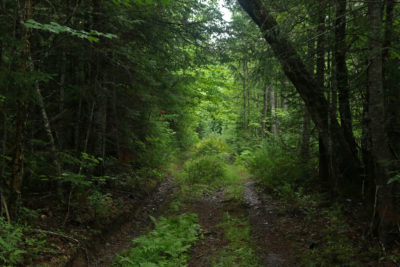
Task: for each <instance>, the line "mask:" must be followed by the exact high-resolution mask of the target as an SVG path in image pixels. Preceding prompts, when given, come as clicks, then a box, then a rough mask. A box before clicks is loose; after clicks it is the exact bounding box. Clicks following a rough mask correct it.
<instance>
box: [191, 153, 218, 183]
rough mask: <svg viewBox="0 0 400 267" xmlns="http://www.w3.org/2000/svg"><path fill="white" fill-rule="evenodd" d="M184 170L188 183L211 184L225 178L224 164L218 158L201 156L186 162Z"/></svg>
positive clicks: (215, 156)
mask: <svg viewBox="0 0 400 267" xmlns="http://www.w3.org/2000/svg"><path fill="white" fill-rule="evenodd" d="M184 170H185V173H186V180H187V182H189V183H196V182H197V183H211V182H214V181H216V180H221V178H223V177H225V162H224V161H223V159H222V158H221V157H220V156H218V155H214V156H203V157H199V158H195V159H193V160H190V161H188V162H187V163H186V164H185V166H184Z"/></svg>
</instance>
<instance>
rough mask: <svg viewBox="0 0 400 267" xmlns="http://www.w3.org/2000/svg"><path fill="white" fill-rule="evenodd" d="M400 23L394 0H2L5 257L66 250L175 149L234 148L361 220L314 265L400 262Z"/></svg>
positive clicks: (259, 177)
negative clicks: (347, 237) (359, 260)
mask: <svg viewBox="0 0 400 267" xmlns="http://www.w3.org/2000/svg"><path fill="white" fill-rule="evenodd" d="M222 6H223V8H222ZM399 26H400V6H399V4H398V3H397V2H396V1H394V0H373V1H346V0H331V1H328V0H321V1H309V0H298V1H294V0H284V1H269V0H237V1H234V0H226V1H216V0H185V1H174V0H113V1H103V0H90V1H82V0H68V1H59V0H54V1H45V0H17V1H14V0H3V1H1V2H0V156H1V157H0V195H1V203H0V206H1V210H0V213H1V214H0V264H5V265H8V266H28V265H29V266H34V265H35V264H44V263H48V262H52V260H53V259H54V258H58V261H57V264H56V265H59V266H62V265H63V264H66V263H67V262H68V258H67V257H66V258H65V259H64V262H63V261H62V260H60V258H62V257H63V256H65V255H73V254H74V253H75V252H76V251H77V250H79V249H81V248H82V247H85V245H84V243H85V240H89V239H91V238H94V237H96V235H98V234H99V233H100V232H102V231H103V230H104V229H106V228H110V227H112V225H113V224H115V222H116V221H120V220H123V218H124V217H126V216H127V214H131V213H134V212H135V210H137V209H138V207H139V206H140V205H139V204H140V203H141V201H143V200H144V199H145V198H147V197H149V196H150V195H151V194H152V192H153V191H154V190H155V188H157V186H158V185H159V183H160V182H161V181H163V180H164V179H165V178H166V177H168V176H169V173H170V172H171V164H177V165H183V166H184V170H185V171H186V172H187V175H188V177H189V178H188V179H189V180H190V181H189V182H190V183H192V182H194V180H196V179H199V180H201V179H205V180H207V179H209V181H211V180H214V179H217V178H215V177H217V176H218V175H220V176H221V177H223V176H224V175H223V174H222V172H221V173H217V171H218V170H219V169H218V168H219V167H220V166H222V165H221V164H225V163H226V164H228V163H229V164H230V165H232V166H233V165H234V166H236V167H235V168H246V169H247V170H248V171H249V172H250V173H251V176H252V179H254V180H255V181H256V182H257V185H258V187H259V188H261V189H262V191H264V192H267V193H268V194H270V195H273V196H274V197H275V198H277V199H280V201H283V202H284V203H286V204H287V206H288V207H290V210H291V211H293V210H296V212H297V213H298V214H299V216H304V217H307V218H308V217H310V218H312V217H319V216H321V214H320V213H318V212H317V211H316V209H318V207H325V208H326V207H327V208H328V210H329V212H327V213H326V214H324V216H326V217H327V218H328V217H329V218H336V219H338V218H341V219H340V225H341V226H343V227H344V228H346V229H347V230H345V231H348V233H350V232H352V231H355V232H357V234H354V236H353V238H350V239H349V240H347V239H346V241H344V240H342V239H339V238H337V239H335V240H333V237H332V240H330V239H327V240H325V241H324V242H326V243H329V244H334V245H332V246H330V247H329V248H327V249H322V248H318V249H319V250H318V252H317V253H315V255H319V256H318V257H319V258H318V259H316V258H313V256H309V257H307V258H306V260H304V257H303V263H304V265H307V264H311V263H314V264H322V265H324V266H325V265H326V266H335V264H336V265H340V264H349V263H351V262H352V261H354V262H356V261H357V260H356V259H357V258H358V259H359V258H363V259H365V258H368V257H369V258H370V259H371V261H373V262H375V261H379V262H380V263H381V264H382V265H383V266H391V265H389V264H399V262H400V189H399V187H400V168H399V166H400V165H399V155H400V75H399V74H400V28H399ZM199 151H200V152H199ZM210 151H211V152H212V153H211V152H210ZM214 152H215V153H217V154H218V155H217V156H216V155H214V154H213V153H214ZM193 153H194V155H195V156H194V158H192V157H191V156H190V155H192V154H193ZM199 153H203V154H202V155H200V156H198V154H199ZM187 155H189V157H190V159H189V161H188V163H187V164H184V163H183V162H185V161H186V160H187V157H188V156H187ZM196 155H197V156H196ZM230 165H229V166H230ZM224 166H225V165H224ZM238 166H240V167H238ZM196 168H199V169H196ZM221 168H228V167H221ZM200 169H214V170H215V173H213V174H212V175H211V174H210V176H207V175H209V174H207V172H203V171H200ZM193 173H194V174H193ZM190 175H195V176H194V177H191V176H190ZM196 175H197V176H196ZM213 175H214V176H215V177H214V176H213ZM203 176H204V177H203ZM206 176H207V177H208V178H207V177H206ZM190 177H191V178H190ZM196 177H197V178H196ZM205 177H206V178H205ZM239 180H240V179H239ZM296 212H295V213H296ZM177 220H178V221H181V222H182V224H183V225H185V223H186V222H190V223H188V224H187V225H188V228H187V231H189V232H192V233H194V232H195V231H197V230H196V229H195V228H196V227H194V228H190V226H189V225H194V222H195V221H196V220H195V219H194V217H193V216H189V215H188V216H186V217H185V216H184V215H182V216H181V217H178V219H177ZM338 220H339V219H338ZM163 223H165V224H168V223H171V222H169V221H168V220H167V219H165V221H163V220H161V222H160V223H159V224H160V225H162V224H163ZM240 223H242V222H240ZM240 223H238V224H240ZM159 224H157V223H156V226H157V225H159ZM338 225H339V224H338ZM339 228H340V227H339V226H338V227H337V228H334V229H335V231H338V232H340V231H341V230H340V229H339ZM185 229H186V228H185ZM332 229H333V228H332ZM349 229H351V230H349ZM193 238H194V237H193ZM189 239H190V238H189ZM190 240H192V239H190ZM193 240H195V238H194V239H193ZM193 240H192V241H193ZM321 242H322V241H321ZM341 242H342V243H346V242H347V243H346V244H353V245H349V246H347V245H346V246H345V245H343V246H342V247H341ZM316 243H317V241H316ZM313 244H314V243H313ZM361 244H362V245H361ZM312 246H313V248H312V249H314V245H312ZM359 246H361V247H362V248H361V249H360V250H358V251H355V250H356V247H359ZM343 247H346V248H347V249H342V248H343ZM324 253H325V254H324ZM345 254H346V255H351V256H348V257H344V256H343V255H345ZM327 255H329V256H327ZM335 255H336V256H335ZM360 255H362V256H360ZM341 256H343V257H341ZM315 257H317V256H315ZM364 263H365V262H364ZM54 264H55V263H53V266H56V265H54ZM385 264H388V265H385ZM122 265H123V264H122ZM124 266H129V265H124ZM132 266H134V265H132ZM218 266H222V265H218ZM223 266H225V265H223ZM227 266H228V265H227ZM239 266H245V265H239ZM307 266H310V265H307ZM318 266H319V265H318ZM393 266H394V265H393Z"/></svg>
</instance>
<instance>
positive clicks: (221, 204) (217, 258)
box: [68, 165, 396, 267]
mask: <svg viewBox="0 0 400 267" xmlns="http://www.w3.org/2000/svg"><path fill="white" fill-rule="evenodd" d="M228 168H229V171H228V177H227V178H226V181H219V182H216V183H209V184H204V183H198V184H197V183H196V184H187V183H182V181H181V179H180V178H179V176H180V173H181V172H180V171H179V170H178V169H176V170H174V171H173V173H172V174H171V175H170V176H169V177H168V178H167V179H166V180H165V181H163V182H162V183H161V184H160V185H159V187H158V188H157V190H155V192H154V194H153V195H151V196H150V197H149V198H148V199H147V200H144V201H143V203H142V206H141V208H139V209H138V210H137V211H136V212H135V214H134V215H133V216H132V218H130V219H129V220H127V222H126V223H125V224H121V225H120V226H119V227H116V228H115V229H113V230H112V231H109V232H108V233H107V234H106V235H103V236H102V238H101V239H99V240H98V242H96V244H95V245H94V246H92V247H91V248H90V249H88V250H87V251H86V252H85V253H83V252H82V253H81V254H80V255H78V256H76V257H75V258H74V259H73V260H72V261H71V262H70V263H69V265H68V266H78V267H79V266H110V265H112V264H113V262H114V263H115V261H116V260H118V258H120V256H119V255H123V257H124V256H126V255H128V254H129V253H127V251H129V249H131V248H132V247H134V243H133V242H132V240H134V239H135V238H137V237H139V236H145V235H146V234H148V233H149V232H150V231H151V230H152V229H154V228H155V224H157V223H154V222H155V220H156V219H154V218H160V217H166V218H168V217H173V216H176V215H177V214H196V216H197V218H198V224H199V225H200V233H199V235H198V237H199V238H198V239H197V241H196V242H194V243H192V244H191V245H190V248H189V249H188V250H187V251H186V252H185V254H187V263H188V266H192V267H197V266H198V267H202V266H243V267H247V266H319V265H318V262H325V261H328V262H331V263H332V265H329V264H328V265H327V266H396V264H393V263H391V261H389V260H386V261H385V260H383V261H378V258H376V260H373V259H372V260H371V253H369V252H368V253H369V254H368V256H365V257H360V256H359V254H357V253H353V251H356V250H358V249H359V250H360V251H362V250H365V248H362V247H360V248H358V247H351V248H348V247H346V246H347V244H346V243H345V241H343V240H342V238H343V236H353V237H354V238H355V239H357V240H359V238H360V236H358V234H357V229H356V227H352V228H351V229H350V230H349V231H348V230H346V231H347V232H345V233H344V232H342V233H340V230H338V229H333V228H332V227H331V226H328V225H329V224H331V222H329V221H328V220H330V217H329V216H328V215H327V214H325V213H323V211H322V210H320V209H317V210H316V211H313V212H314V216H313V219H312V220H310V217H309V216H305V215H304V214H303V213H302V212H299V207H297V208H296V207H293V205H287V203H284V202H282V201H281V200H280V199H279V198H277V197H276V196H274V195H273V194H270V193H267V192H265V190H262V189H261V187H259V186H258V185H257V183H256V182H255V181H253V180H252V179H251V177H250V175H249V174H248V173H247V172H246V170H245V169H244V168H242V167H238V166H234V165H230V166H229V167H228ZM304 208H309V209H312V208H313V207H302V209H304ZM151 217H153V219H151ZM331 217H332V216H331ZM331 228H332V229H331ZM327 233H332V236H333V237H330V236H329V234H327ZM338 240H339V241H338ZM335 242H337V243H338V246H339V248H337V247H335V246H336V245H335ZM331 243H332V244H334V246H327V247H326V244H331ZM360 246H361V243H360ZM188 247H189V246H188ZM124 251H125V252H124ZM321 251H322V252H323V253H325V254H320V253H321ZM347 254H348V255H347ZM318 257H320V258H321V257H325V259H318ZM329 257H331V258H329ZM346 257H347V258H346ZM313 262H314V263H315V262H317V265H312V264H311V265H310V263H313ZM115 266H121V264H120V263H119V264H116V265H115ZM123 266H137V265H135V264H131V265H129V264H127V265H123ZM143 266H158V265H157V264H156V265H143ZM168 266H170V265H168ZM171 266H175V265H171ZM177 266H180V265H177Z"/></svg>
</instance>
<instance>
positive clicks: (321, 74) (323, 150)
mask: <svg viewBox="0 0 400 267" xmlns="http://www.w3.org/2000/svg"><path fill="white" fill-rule="evenodd" d="M324 32H325V2H320V3H319V7H318V26H317V36H318V38H317V61H316V71H317V72H316V79H317V81H316V82H317V84H318V87H319V89H320V90H321V93H322V95H324V94H325V87H324V83H325V52H326V49H325V34H324ZM328 117H329V114H328V113H327V114H326V121H327V122H328V128H329V119H328ZM328 133H329V131H328ZM323 134H324V133H323V132H321V131H319V133H318V152H319V160H318V164H319V168H318V169H319V179H320V181H321V182H322V183H326V182H327V181H328V182H329V181H331V177H330V175H329V163H330V160H329V155H328V145H327V144H326V143H325V142H324V137H323ZM325 138H328V140H329V136H327V137H325Z"/></svg>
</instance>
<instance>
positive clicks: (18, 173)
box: [12, 0, 33, 195]
mask: <svg viewBox="0 0 400 267" xmlns="http://www.w3.org/2000/svg"><path fill="white" fill-rule="evenodd" d="M31 18H33V6H32V0H25V1H24V2H23V8H22V10H21V11H20V23H19V24H20V27H21V32H22V37H21V40H22V44H23V47H22V50H21V66H20V69H21V71H22V72H30V70H31V66H30V63H29V62H30V57H31V46H30V38H31V36H32V29H29V28H26V27H23V23H24V22H25V21H27V20H29V19H31ZM25 90H27V89H26V88H24V87H23V86H22V85H18V86H17V88H16V91H17V92H16V97H17V112H16V126H15V127H16V128H15V154H14V159H13V177H12V188H13V191H14V192H15V193H16V194H17V195H20V194H21V187H22V181H23V175H24V149H25V135H26V123H27V109H28V107H27V103H26V101H25Z"/></svg>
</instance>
